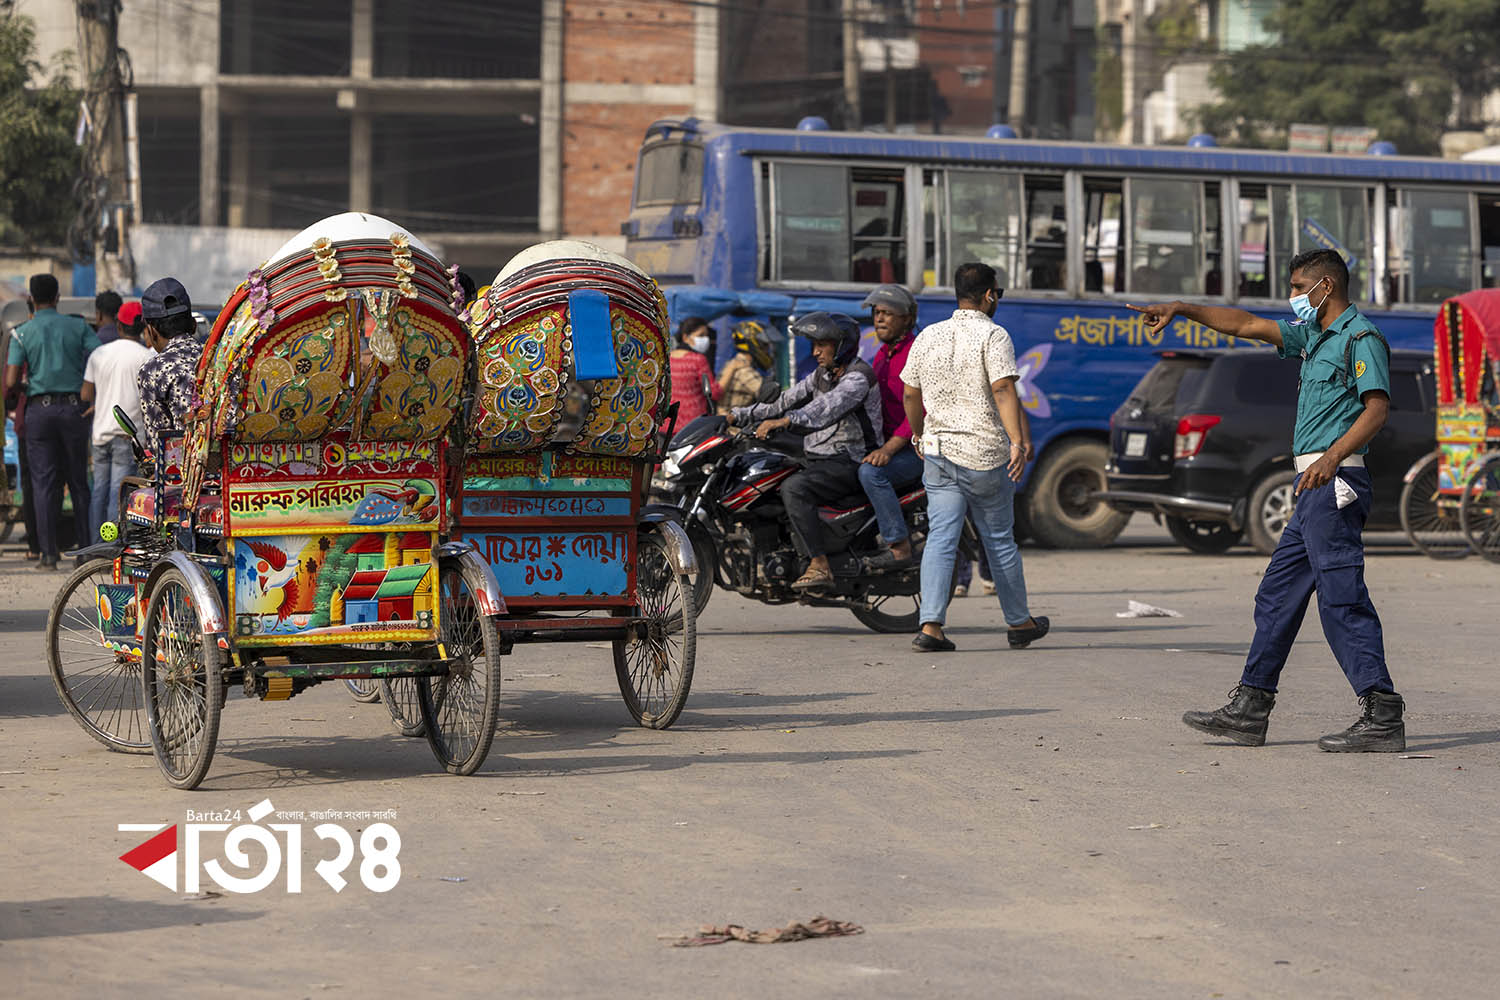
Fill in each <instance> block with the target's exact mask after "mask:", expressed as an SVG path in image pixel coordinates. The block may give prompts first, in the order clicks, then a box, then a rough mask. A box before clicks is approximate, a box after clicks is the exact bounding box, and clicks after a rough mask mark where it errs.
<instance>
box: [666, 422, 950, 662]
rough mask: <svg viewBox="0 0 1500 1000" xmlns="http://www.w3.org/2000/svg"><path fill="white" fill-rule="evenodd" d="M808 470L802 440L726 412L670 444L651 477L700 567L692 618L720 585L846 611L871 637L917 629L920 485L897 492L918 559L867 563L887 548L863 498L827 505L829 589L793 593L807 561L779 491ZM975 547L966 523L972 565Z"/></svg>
mask: <svg viewBox="0 0 1500 1000" xmlns="http://www.w3.org/2000/svg"><path fill="white" fill-rule="evenodd" d="M804 464H805V462H804V460H803V457H802V446H801V438H800V437H799V436H798V435H796V434H793V433H790V432H786V431H781V432H778V433H776V434H773V435H772V436H771V437H770V438H768V439H765V440H761V439H759V438H756V437H755V436H754V435H752V434H751V433H749V432H748V431H744V430H740V429H738V428H736V427H733V426H731V425H730V424H729V422H728V421H727V420H726V419H725V418H724V417H722V416H704V417H699V418H698V419H696V420H694V421H692V422H691V423H689V424H688V425H687V426H686V427H684V428H683V429H682V430H680V431H678V432H677V434H676V435H675V436H674V437H673V438H672V441H671V444H670V445H669V446H668V449H667V454H666V456H665V457H664V459H663V461H662V464H661V468H660V471H659V473H658V475H657V476H656V477H655V478H654V479H653V481H652V500H653V501H655V502H657V503H659V504H663V505H669V506H672V507H675V508H677V509H678V511H680V513H681V516H682V521H683V524H684V525H685V527H686V528H687V533H688V538H689V539H690V540H691V541H692V543H693V555H694V556H695V558H696V560H697V563H698V575H697V577H696V579H695V580H694V584H693V599H694V602H695V604H696V606H697V611H698V613H699V614H700V615H701V614H702V613H703V609H704V608H705V607H706V606H707V605H708V601H709V598H710V597H712V596H713V589H714V586H715V584H717V585H718V586H720V587H723V588H725V589H726V590H733V591H735V592H736V593H739V594H742V595H744V596H745V597H749V598H751V599H752V600H757V601H760V602H762V603H765V604H773V605H774V604H792V603H797V602H800V603H802V604H807V605H811V606H813V607H825V608H848V609H849V610H850V611H851V612H852V613H853V614H854V617H855V618H857V619H859V621H860V622H861V623H863V624H864V625H865V626H867V627H868V628H870V629H873V630H874V631H876V632H908V633H909V632H915V631H916V630H917V627H918V620H917V614H918V607H919V604H920V600H919V597H920V594H921V581H920V575H921V574H920V571H919V563H920V553H921V546H922V542H923V540H924V539H925V537H926V534H927V491H926V490H924V489H923V488H922V486H921V485H920V484H917V485H916V486H913V487H911V488H909V489H907V490H905V491H903V492H902V494H901V509H902V511H903V513H904V514H905V516H906V522H907V526H908V527H909V528H910V530H911V541H912V549H913V553H914V558H913V560H912V561H911V562H910V563H908V564H905V565H901V566H894V567H890V568H885V569H872V568H870V567H868V566H867V565H866V560H867V559H869V558H870V557H872V556H875V555H877V554H878V553H880V552H882V551H883V550H884V548H885V546H884V545H883V544H882V543H881V541H880V539H879V529H878V526H877V524H876V520H875V511H874V508H872V507H871V506H870V502H869V500H868V498H866V496H865V495H864V493H863V492H858V493H854V494H851V495H849V496H846V497H841V498H839V499H838V500H837V501H835V502H833V503H830V504H827V505H825V506H823V507H822V508H821V509H820V510H819V517H820V519H821V521H822V529H823V539H824V542H825V544H826V546H827V552H828V562H829V566H830V568H831V569H832V570H833V583H832V584H831V585H829V586H827V587H824V588H821V589H819V590H817V591H812V592H798V591H795V590H793V589H792V587H791V584H792V581H794V580H796V579H797V578H798V577H799V576H801V575H802V573H803V571H805V570H806V569H807V565H808V562H809V560H808V558H807V557H806V556H804V555H802V554H801V553H799V552H798V551H797V549H796V547H795V546H794V545H793V543H792V534H791V526H790V523H789V522H788V521H787V517H786V509H785V507H784V506H783V505H782V502H781V495H780V486H781V484H782V483H783V482H785V481H786V480H787V479H788V478H790V477H791V475H792V474H793V473H795V472H797V471H798V470H800V469H801V468H802V467H803V466H804ZM978 551H979V548H978V538H977V537H976V536H975V535H974V533H973V529H972V528H971V527H970V526H969V525H968V524H967V523H965V525H964V533H963V536H962V538H961V539H960V542H959V552H960V555H959V558H961V559H962V558H969V559H973V558H974V557H975V553H977V552H978Z"/></svg>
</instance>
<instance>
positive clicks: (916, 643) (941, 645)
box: [911, 632, 958, 653]
mask: <svg viewBox="0 0 1500 1000" xmlns="http://www.w3.org/2000/svg"><path fill="white" fill-rule="evenodd" d="M911 648H912V649H915V650H916V651H917V652H919V653H951V652H953V651H954V650H955V649H957V648H958V647H957V646H955V645H953V640H952V639H948V638H946V637H945V638H942V639H938V638H935V637H933V636H930V635H928V634H927V633H926V632H918V633H917V634H916V635H915V636H913V637H912V640H911Z"/></svg>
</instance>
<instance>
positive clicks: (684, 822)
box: [672, 819, 687, 826]
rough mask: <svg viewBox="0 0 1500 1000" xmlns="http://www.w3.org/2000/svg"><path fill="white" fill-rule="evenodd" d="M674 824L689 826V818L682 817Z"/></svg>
mask: <svg viewBox="0 0 1500 1000" xmlns="http://www.w3.org/2000/svg"><path fill="white" fill-rule="evenodd" d="M672 825H673V826H687V820H685V819H681V820H678V821H677V822H675V823H673V824H672Z"/></svg>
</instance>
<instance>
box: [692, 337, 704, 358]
mask: <svg viewBox="0 0 1500 1000" xmlns="http://www.w3.org/2000/svg"><path fill="white" fill-rule="evenodd" d="M688 346H689V347H691V348H692V349H693V350H695V351H697V352H698V353H699V354H707V353H708V338H707V337H690V338H688Z"/></svg>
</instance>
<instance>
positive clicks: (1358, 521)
mask: <svg viewBox="0 0 1500 1000" xmlns="http://www.w3.org/2000/svg"><path fill="white" fill-rule="evenodd" d="M1290 277H1291V290H1292V298H1291V306H1292V311H1293V312H1294V313H1296V315H1297V319H1296V320H1294V321H1290V322H1288V321H1286V320H1280V321H1273V320H1269V319H1263V318H1261V317H1259V316H1254V315H1252V314H1250V313H1248V312H1245V311H1244V310H1241V309H1229V308H1224V307H1220V306H1200V305H1190V304H1187V303H1183V302H1171V303H1166V304H1162V305H1150V306H1144V307H1138V306H1131V307H1130V308H1132V309H1135V310H1136V311H1137V312H1141V313H1144V314H1145V316H1146V320H1147V322H1149V323H1150V324H1151V329H1152V331H1153V332H1156V333H1159V332H1161V331H1162V330H1163V329H1165V327H1166V326H1167V324H1168V323H1170V322H1171V321H1172V320H1173V319H1174V318H1175V317H1178V316H1181V317H1183V318H1185V319H1188V320H1192V321H1193V322H1196V323H1202V324H1203V325H1205V326H1208V327H1211V328H1213V329H1215V330H1218V331H1219V332H1220V333H1226V334H1229V335H1230V336H1234V337H1247V338H1250V339H1252V340H1263V341H1265V342H1266V343H1268V344H1270V345H1272V346H1273V347H1275V348H1276V349H1277V350H1278V352H1279V353H1280V355H1281V357H1283V358H1294V357H1295V358H1300V359H1301V360H1302V379H1301V385H1300V387H1299V389H1298V392H1297V424H1296V429H1295V430H1294V431H1293V433H1292V453H1293V456H1294V459H1293V461H1294V463H1295V466H1296V471H1297V474H1298V475H1297V480H1296V483H1295V485H1294V487H1293V493H1294V495H1295V497H1296V500H1295V503H1296V509H1295V511H1294V513H1293V514H1292V518H1291V520H1290V521H1289V522H1287V526H1286V529H1285V531H1283V532H1282V535H1281V541H1280V543H1279V544H1278V545H1277V546H1276V552H1275V553H1274V554H1273V555H1272V556H1271V564H1270V565H1269V566H1268V567H1267V568H1266V572H1265V576H1263V577H1262V578H1261V583H1260V589H1259V590H1258V591H1257V592H1256V595H1255V639H1254V640H1253V641H1252V642H1251V644H1250V654H1249V656H1248V658H1247V659H1246V661H1245V670H1244V673H1243V675H1242V676H1241V678H1240V683H1239V685H1238V686H1237V687H1236V688H1235V689H1234V691H1232V692H1231V693H1230V700H1229V703H1228V704H1227V705H1225V706H1224V707H1222V708H1220V709H1217V710H1215V711H1212V712H1188V713H1186V714H1185V715H1183V717H1182V721H1183V722H1185V723H1187V724H1188V725H1189V726H1192V727H1193V728H1194V729H1198V730H1201V731H1203V732H1205V733H1211V734H1213V735H1215V736H1224V737H1228V738H1229V739H1231V740H1233V741H1235V742H1236V743H1241V744H1244V745H1246V746H1261V745H1262V744H1264V743H1265V741H1266V727H1267V721H1268V718H1269V716H1270V714H1271V707H1272V706H1273V705H1274V704H1275V701H1276V681H1277V678H1278V677H1279V676H1280V675H1281V668H1282V666H1283V665H1285V663H1286V658H1287V654H1288V653H1290V652H1291V649H1292V642H1293V641H1294V640H1295V639H1296V638H1297V630H1298V629H1299V628H1301V626H1302V618H1303V615H1304V614H1305V613H1306V611H1307V604H1308V600H1309V599H1310V598H1311V597H1312V594H1313V591H1314V590H1316V591H1317V594H1318V613H1319V615H1320V616H1321V618H1322V619H1323V634H1324V635H1325V636H1326V637H1327V639H1328V644H1329V646H1331V647H1332V648H1333V655H1334V657H1335V658H1336V659H1337V660H1338V662H1339V666H1340V667H1342V668H1343V671H1344V675H1345V676H1346V677H1348V678H1349V683H1350V685H1351V686H1353V688H1354V692H1355V694H1356V695H1358V696H1359V700H1360V704H1361V708H1362V710H1363V711H1362V714H1361V716H1360V718H1359V720H1358V721H1356V722H1355V723H1354V725H1352V726H1350V727H1349V728H1348V729H1346V730H1344V731H1343V732H1341V733H1336V734H1334V735H1331V736H1325V737H1323V738H1322V739H1320V740H1319V741H1318V746H1319V747H1321V748H1322V749H1324V750H1329V751H1343V752H1360V751H1380V752H1399V751H1402V750H1405V749H1406V725H1405V723H1404V722H1403V721H1402V719H1401V713H1402V710H1403V708H1404V704H1403V702H1402V700H1401V696H1400V695H1398V694H1396V692H1395V689H1394V687H1393V686H1392V684H1391V675H1390V673H1389V672H1388V671H1387V670H1386V664H1385V643H1384V640H1383V637H1382V635H1381V630H1380V618H1379V616H1377V615H1376V613H1375V605H1374V604H1373V603H1372V602H1371V601H1370V594H1369V591H1368V590H1366V589H1365V577H1364V563H1365V551H1364V542H1363V540H1362V538H1361V535H1360V533H1361V532H1362V531H1363V530H1364V525H1365V519H1366V518H1367V517H1368V516H1369V513H1370V474H1369V472H1368V471H1367V470H1366V469H1365V457H1364V456H1365V452H1366V451H1368V450H1369V444H1370V439H1371V438H1373V437H1374V436H1375V434H1376V432H1377V431H1379V430H1380V428H1381V427H1382V426H1383V425H1384V424H1385V419H1386V414H1387V412H1388V411H1389V409H1390V348H1389V346H1388V345H1387V344H1386V342H1385V338H1384V337H1383V336H1381V334H1380V331H1379V330H1377V329H1375V326H1374V325H1373V324H1372V323H1371V322H1370V321H1369V320H1368V319H1367V318H1366V317H1365V316H1364V315H1363V314H1362V313H1361V312H1360V311H1359V310H1358V309H1357V308H1355V307H1354V306H1353V305H1351V304H1350V302H1349V269H1348V268H1347V267H1346V266H1345V264H1344V260H1343V258H1342V257H1340V256H1339V255H1338V254H1337V253H1335V252H1334V251H1332V250H1312V251H1308V252H1306V253H1301V254H1298V255H1297V256H1295V257H1293V258H1292V261H1291V265H1290Z"/></svg>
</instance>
